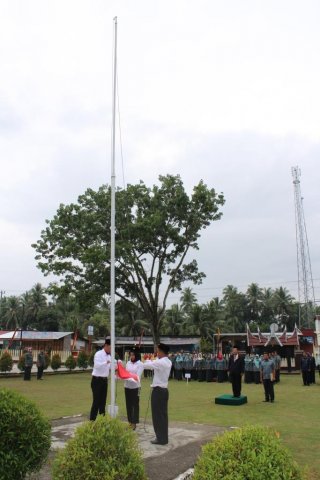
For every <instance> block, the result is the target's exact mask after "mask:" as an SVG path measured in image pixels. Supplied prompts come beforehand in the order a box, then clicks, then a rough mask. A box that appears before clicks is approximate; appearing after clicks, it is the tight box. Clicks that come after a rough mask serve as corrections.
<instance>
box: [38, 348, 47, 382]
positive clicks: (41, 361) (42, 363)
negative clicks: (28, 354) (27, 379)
mask: <svg viewBox="0 0 320 480" xmlns="http://www.w3.org/2000/svg"><path fill="white" fill-rule="evenodd" d="M45 364H46V359H45V356H44V351H43V350H40V352H39V353H38V360H37V368H38V371H37V380H42V375H43V370H44V367H45Z"/></svg>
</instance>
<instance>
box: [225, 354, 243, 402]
mask: <svg viewBox="0 0 320 480" xmlns="http://www.w3.org/2000/svg"><path fill="white" fill-rule="evenodd" d="M228 370H229V378H230V381H231V383H232V391H233V396H234V397H240V395H241V378H242V375H243V372H244V358H243V356H242V355H240V354H239V351H238V347H237V346H234V347H233V349H232V354H231V355H230V358H229V369H228Z"/></svg>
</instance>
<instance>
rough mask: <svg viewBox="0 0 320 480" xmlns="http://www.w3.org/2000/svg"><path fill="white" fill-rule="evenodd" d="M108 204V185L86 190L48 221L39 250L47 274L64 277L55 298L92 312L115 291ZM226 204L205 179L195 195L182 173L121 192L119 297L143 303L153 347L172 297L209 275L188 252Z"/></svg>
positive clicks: (54, 290) (118, 202)
mask: <svg viewBox="0 0 320 480" xmlns="http://www.w3.org/2000/svg"><path fill="white" fill-rule="evenodd" d="M110 203H111V191H110V186H102V187H100V188H99V189H98V191H94V190H92V189H88V190H87V191H86V192H85V193H84V194H83V195H80V196H79V198H78V201H77V203H72V204H70V205H63V204H62V205H60V207H59V209H58V211H57V213H56V215H55V216H54V218H53V219H52V220H47V221H46V223H47V227H46V228H45V229H44V230H43V231H42V232H41V239H40V240H39V241H38V242H37V243H36V244H34V245H33V247H34V248H35V250H36V252H37V256H36V259H37V261H38V266H39V268H40V269H41V270H42V272H43V273H44V274H45V275H48V274H54V275H56V276H58V277H60V283H59V284H54V285H52V286H51V292H52V293H54V294H56V295H60V294H70V293H71V294H73V295H75V297H76V298H77V299H78V301H79V304H80V305H81V304H85V305H86V306H88V305H92V306H95V305H97V304H98V303H99V301H100V300H101V298H102V297H103V296H104V295H105V294H106V293H109V291H110ZM223 204H224V197H223V195H222V194H217V193H216V191H215V190H214V189H213V188H211V189H210V188H208V187H207V186H206V185H205V184H204V183H203V181H200V182H199V183H198V184H197V185H195V186H194V188H193V191H192V193H191V195H190V196H189V195H188V194H187V192H186V190H185V188H184V186H183V183H182V180H181V178H180V176H179V175H176V176H173V175H167V176H160V177H159V185H154V186H153V187H152V188H149V187H147V186H146V185H145V184H144V183H143V182H142V181H140V183H139V184H137V185H128V186H127V188H126V189H118V190H117V192H116V205H117V207H116V212H117V213H116V295H117V296H118V298H119V299H122V300H123V301H125V302H129V303H131V304H133V305H135V307H136V302H138V305H139V307H140V309H141V310H142V312H143V313H144V316H145V319H146V320H147V322H148V323H149V325H150V328H151V332H152V334H153V338H154V341H155V342H158V341H159V336H160V327H161V322H162V319H163V317H164V314H165V310H166V302H167V298H168V295H169V293H170V292H174V291H175V290H181V289H182V285H183V283H184V282H186V281H189V282H192V283H194V284H200V283H201V282H202V279H203V278H204V277H205V274H204V273H203V272H200V271H199V270H198V265H197V262H196V260H194V259H193V260H191V261H187V254H188V253H189V252H190V251H191V250H195V249H198V239H199V237H200V232H201V231H202V230H203V229H205V228H206V227H208V226H209V225H210V223H211V222H213V221H216V220H219V219H220V218H221V215H222V213H221V212H220V210H219V209H220V207H222V206H223Z"/></svg>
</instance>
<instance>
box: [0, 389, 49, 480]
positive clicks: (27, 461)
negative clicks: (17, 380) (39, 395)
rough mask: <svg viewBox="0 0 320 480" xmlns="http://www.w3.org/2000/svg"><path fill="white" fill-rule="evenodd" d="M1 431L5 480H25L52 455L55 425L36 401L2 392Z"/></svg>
mask: <svg viewBox="0 0 320 480" xmlns="http://www.w3.org/2000/svg"><path fill="white" fill-rule="evenodd" d="M0 432H1V435H0V478H1V479H2V480H22V479H24V478H25V477H26V475H27V474H29V473H32V472H37V471H39V470H40V468H41V466H42V465H43V463H44V462H45V460H46V458H47V455H48V452H49V448H50V444H51V426H50V423H49V421H48V420H46V419H45V417H44V416H43V415H42V413H41V412H40V410H39V409H38V407H37V406H36V405H35V404H34V403H33V402H31V401H30V400H28V399H26V398H25V397H23V396H22V395H20V394H18V393H16V392H14V391H11V390H7V389H1V390H0Z"/></svg>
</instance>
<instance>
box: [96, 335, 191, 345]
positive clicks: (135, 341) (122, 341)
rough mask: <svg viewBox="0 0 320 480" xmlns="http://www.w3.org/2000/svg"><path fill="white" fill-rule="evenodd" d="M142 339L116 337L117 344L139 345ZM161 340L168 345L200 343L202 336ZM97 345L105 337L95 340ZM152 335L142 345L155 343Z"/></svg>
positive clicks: (101, 342) (100, 343)
mask: <svg viewBox="0 0 320 480" xmlns="http://www.w3.org/2000/svg"><path fill="white" fill-rule="evenodd" d="M139 341H140V338H137V339H134V338H132V337H116V345H137V344H138V343H139ZM160 341H161V342H162V343H165V344H166V345H198V344H199V342H200V337H185V338H184V337H176V338H172V337H160ZM92 343H93V344H95V345H103V344H104V339H100V340H95V341H94V342H92ZM153 344H154V343H153V339H152V337H143V338H142V342H141V346H143V345H153Z"/></svg>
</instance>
